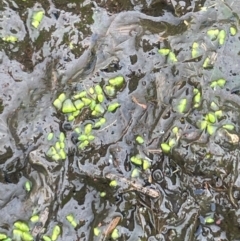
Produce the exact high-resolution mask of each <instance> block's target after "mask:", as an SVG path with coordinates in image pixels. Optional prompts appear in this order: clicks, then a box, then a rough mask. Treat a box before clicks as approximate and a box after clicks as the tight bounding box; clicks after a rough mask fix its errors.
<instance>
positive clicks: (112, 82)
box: [108, 76, 124, 88]
mask: <svg viewBox="0 0 240 241" xmlns="http://www.w3.org/2000/svg"><path fill="white" fill-rule="evenodd" d="M108 82H109V84H110V85H111V86H113V87H117V88H121V87H122V86H123V84H124V78H123V77H122V76H117V77H115V78H113V79H110V80H109V81H108Z"/></svg>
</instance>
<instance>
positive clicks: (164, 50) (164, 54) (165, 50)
mask: <svg viewBox="0 0 240 241" xmlns="http://www.w3.org/2000/svg"><path fill="white" fill-rule="evenodd" d="M158 53H159V54H161V55H163V56H167V55H168V54H169V53H170V49H165V48H162V49H159V50H158Z"/></svg>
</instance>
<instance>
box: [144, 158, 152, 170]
mask: <svg viewBox="0 0 240 241" xmlns="http://www.w3.org/2000/svg"><path fill="white" fill-rule="evenodd" d="M142 167H143V170H144V171H146V170H147V169H149V168H150V167H151V163H150V161H148V160H143V164H142Z"/></svg>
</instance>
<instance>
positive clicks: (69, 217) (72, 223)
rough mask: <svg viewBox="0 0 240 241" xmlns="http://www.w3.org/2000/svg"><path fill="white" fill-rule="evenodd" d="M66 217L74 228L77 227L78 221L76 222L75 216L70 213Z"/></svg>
mask: <svg viewBox="0 0 240 241" xmlns="http://www.w3.org/2000/svg"><path fill="white" fill-rule="evenodd" d="M66 219H67V220H68V222H69V223H70V224H71V225H72V226H73V227H74V228H76V227H77V222H76V220H75V218H74V216H73V215H72V214H68V215H67V216H66Z"/></svg>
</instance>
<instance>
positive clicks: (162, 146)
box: [161, 143, 171, 153]
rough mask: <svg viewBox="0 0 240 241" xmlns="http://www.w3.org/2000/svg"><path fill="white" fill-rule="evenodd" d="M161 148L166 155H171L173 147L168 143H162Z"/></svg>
mask: <svg viewBox="0 0 240 241" xmlns="http://www.w3.org/2000/svg"><path fill="white" fill-rule="evenodd" d="M161 148H162V151H163V152H164V153H169V152H170V150H171V147H170V146H169V145H168V143H161Z"/></svg>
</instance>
